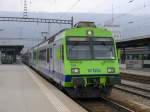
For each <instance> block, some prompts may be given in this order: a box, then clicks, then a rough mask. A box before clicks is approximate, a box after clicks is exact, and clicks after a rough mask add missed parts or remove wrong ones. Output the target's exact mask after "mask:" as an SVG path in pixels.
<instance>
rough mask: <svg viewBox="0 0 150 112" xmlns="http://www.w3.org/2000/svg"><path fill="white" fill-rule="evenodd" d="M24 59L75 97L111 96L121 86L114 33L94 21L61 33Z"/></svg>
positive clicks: (26, 55) (34, 49)
mask: <svg viewBox="0 0 150 112" xmlns="http://www.w3.org/2000/svg"><path fill="white" fill-rule="evenodd" d="M24 59H25V62H26V64H28V65H29V66H31V67H33V68H34V69H36V70H37V71H39V72H41V73H42V74H43V75H44V76H46V77H47V78H50V79H52V80H53V81H55V82H56V83H57V84H58V85H59V86H60V87H62V88H63V89H64V90H65V91H66V92H67V93H68V94H69V95H70V96H72V97H75V98H93V97H99V96H101V95H109V94H110V92H111V89H112V87H113V85H115V84H119V83H120V71H119V62H118V55H117V49H116V44H115V41H114V39H113V36H112V33H111V32H110V31H107V30H105V29H101V28H96V27H95V25H94V23H92V22H79V23H78V24H76V25H75V27H74V28H70V29H64V30H61V31H60V32H58V33H57V34H55V35H53V36H52V37H50V38H49V39H48V40H46V41H44V42H42V43H40V44H38V45H36V46H35V47H33V48H32V49H30V50H29V52H27V53H26V54H25V55H24Z"/></svg>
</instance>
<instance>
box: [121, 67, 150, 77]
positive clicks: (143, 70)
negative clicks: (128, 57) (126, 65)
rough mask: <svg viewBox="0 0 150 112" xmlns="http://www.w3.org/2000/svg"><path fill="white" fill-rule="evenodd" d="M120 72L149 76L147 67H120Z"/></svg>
mask: <svg viewBox="0 0 150 112" xmlns="http://www.w3.org/2000/svg"><path fill="white" fill-rule="evenodd" d="M121 73H125V74H130V75H132V74H133V75H139V76H146V77H150V70H149V69H139V70H135V69H121Z"/></svg>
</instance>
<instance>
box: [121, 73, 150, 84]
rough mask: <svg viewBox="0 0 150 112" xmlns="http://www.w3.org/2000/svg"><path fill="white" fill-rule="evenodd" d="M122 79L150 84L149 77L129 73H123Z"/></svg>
mask: <svg viewBox="0 0 150 112" xmlns="http://www.w3.org/2000/svg"><path fill="white" fill-rule="evenodd" d="M121 78H122V79H124V80H129V81H136V82H140V83H144V84H150V78H149V77H148V76H142V75H134V74H129V73H121Z"/></svg>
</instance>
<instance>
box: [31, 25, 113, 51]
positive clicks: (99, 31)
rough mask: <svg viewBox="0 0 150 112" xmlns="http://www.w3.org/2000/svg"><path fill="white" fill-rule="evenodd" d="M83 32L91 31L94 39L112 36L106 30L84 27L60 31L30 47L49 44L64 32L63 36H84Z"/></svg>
mask: <svg viewBox="0 0 150 112" xmlns="http://www.w3.org/2000/svg"><path fill="white" fill-rule="evenodd" d="M85 30H86V31H89V30H91V31H93V32H94V33H95V32H96V33H95V35H94V36H95V37H98V36H99V35H101V36H102V37H110V36H112V32H110V31H108V30H105V29H102V28H92V27H86V28H85V27H84V28H70V29H62V30H60V31H59V32H57V33H55V34H54V35H52V36H51V37H49V38H48V39H47V40H44V41H42V42H40V43H39V44H37V45H36V46H34V47H32V49H33V48H35V47H37V46H39V45H41V44H43V43H45V42H47V41H48V43H51V42H53V41H54V40H55V38H56V36H57V35H59V34H61V33H62V32H65V31H66V33H65V35H66V36H68V37H69V36H86V35H87V34H85Z"/></svg>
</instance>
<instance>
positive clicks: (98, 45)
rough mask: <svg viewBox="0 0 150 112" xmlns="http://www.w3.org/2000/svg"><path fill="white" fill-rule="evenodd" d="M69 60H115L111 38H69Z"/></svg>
mask: <svg viewBox="0 0 150 112" xmlns="http://www.w3.org/2000/svg"><path fill="white" fill-rule="evenodd" d="M67 54H68V58H69V59H115V50H114V44H113V40H112V38H75V37H73V38H71V37H70V38H69V39H68V40H67Z"/></svg>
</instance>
